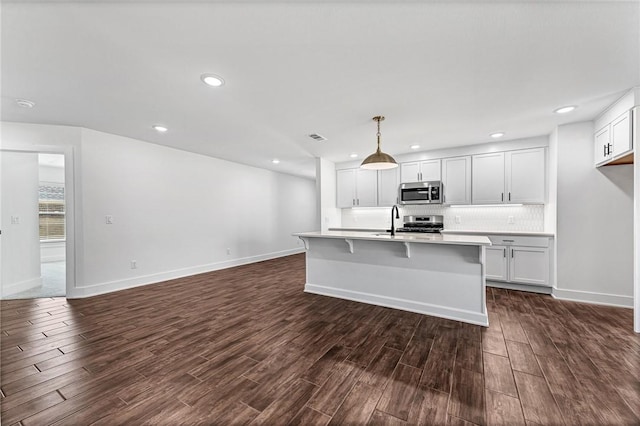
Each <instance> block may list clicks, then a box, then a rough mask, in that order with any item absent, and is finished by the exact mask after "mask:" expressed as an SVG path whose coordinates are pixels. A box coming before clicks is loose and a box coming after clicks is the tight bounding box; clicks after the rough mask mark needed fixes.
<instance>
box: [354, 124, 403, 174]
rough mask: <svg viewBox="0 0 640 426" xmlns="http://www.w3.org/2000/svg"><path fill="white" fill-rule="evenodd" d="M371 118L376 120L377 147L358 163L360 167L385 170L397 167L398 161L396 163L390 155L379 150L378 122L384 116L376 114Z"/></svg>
mask: <svg viewBox="0 0 640 426" xmlns="http://www.w3.org/2000/svg"><path fill="white" fill-rule="evenodd" d="M373 119H374V121H377V122H378V134H377V136H378V149H377V150H376V152H374V153H373V154H371V155H370V156H368V157H367V158H365V159H364V161H363V162H362V164H360V168H362V169H369V170H385V169H393V168H394V167H398V163H396V160H394V159H393V157H392V156H390V155H389V154H386V153H384V152H382V151H380V136H381V135H380V122H381V121H382V120H384V117H383V116H381V115H378V116H376V117H373Z"/></svg>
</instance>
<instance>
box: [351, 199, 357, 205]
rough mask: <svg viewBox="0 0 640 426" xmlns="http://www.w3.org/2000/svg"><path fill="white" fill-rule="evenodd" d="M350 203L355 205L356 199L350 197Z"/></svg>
mask: <svg viewBox="0 0 640 426" xmlns="http://www.w3.org/2000/svg"><path fill="white" fill-rule="evenodd" d="M351 205H352V206H355V205H356V199H355V198H352V199H351Z"/></svg>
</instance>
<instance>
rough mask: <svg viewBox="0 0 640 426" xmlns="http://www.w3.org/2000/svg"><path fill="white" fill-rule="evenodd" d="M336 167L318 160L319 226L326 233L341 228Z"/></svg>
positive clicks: (325, 160) (328, 162)
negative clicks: (330, 229)
mask: <svg viewBox="0 0 640 426" xmlns="http://www.w3.org/2000/svg"><path fill="white" fill-rule="evenodd" d="M336 189H337V188H336V166H335V164H334V163H332V162H331V161H329V160H327V159H324V158H316V192H317V194H318V213H317V214H318V221H319V223H318V226H316V227H315V228H314V229H321V230H322V231H326V230H328V229H329V228H334V227H340V221H341V219H340V209H338V208H336Z"/></svg>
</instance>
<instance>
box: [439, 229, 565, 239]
mask: <svg viewBox="0 0 640 426" xmlns="http://www.w3.org/2000/svg"><path fill="white" fill-rule="evenodd" d="M440 233H441V234H452V235H457V234H459V235H507V236H513V237H518V236H519V237H551V238H555V236H556V235H555V234H554V233H551V232H529V231H472V230H466V229H460V230H458V229H444V230H442V231H441V232H440Z"/></svg>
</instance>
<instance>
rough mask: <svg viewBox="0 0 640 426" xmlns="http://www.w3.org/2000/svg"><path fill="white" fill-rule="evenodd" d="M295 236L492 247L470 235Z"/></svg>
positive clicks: (333, 233) (301, 234) (341, 233)
mask: <svg viewBox="0 0 640 426" xmlns="http://www.w3.org/2000/svg"><path fill="white" fill-rule="evenodd" d="M292 235H293V236H296V237H302V238H331V239H346V240H367V241H382V242H398V243H417V244H444V245H458V246H477V247H480V246H487V247H488V246H490V245H491V240H489V238H488V237H486V236H483V235H468V237H470V238H469V239H466V240H465V239H461V240H446V239H440V240H438V239H430V237H427V236H425V235H424V234H422V235H418V236H416V235H407V234H401V235H396V236H394V237H392V236H391V235H368V234H365V233H363V232H358V231H324V232H319V231H315V232H297V233H293V234H292ZM431 235H433V236H434V237H435V235H437V236H438V237H446V235H439V234H431Z"/></svg>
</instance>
